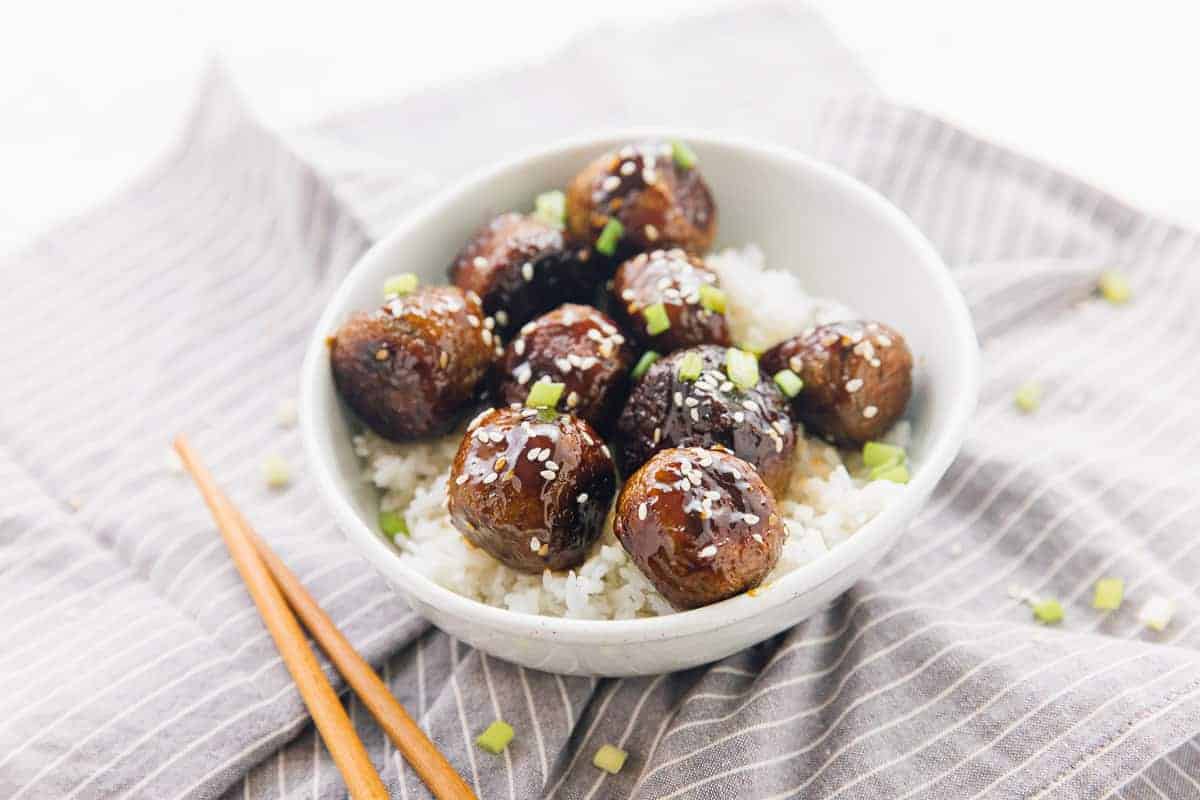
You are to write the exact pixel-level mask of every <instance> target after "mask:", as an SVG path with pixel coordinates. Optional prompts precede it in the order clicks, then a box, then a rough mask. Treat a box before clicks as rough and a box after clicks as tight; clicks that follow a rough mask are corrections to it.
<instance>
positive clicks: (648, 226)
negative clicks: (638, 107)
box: [567, 143, 717, 254]
mask: <svg viewBox="0 0 1200 800" xmlns="http://www.w3.org/2000/svg"><path fill="white" fill-rule="evenodd" d="M671 152H672V151H671V146H670V145H669V144H662V143H647V144H640V145H627V146H625V147H623V148H621V149H620V150H618V151H617V152H615V153H608V154H605V155H603V156H600V157H599V158H597V159H596V160H595V161H593V162H592V163H590V164H588V166H587V167H585V168H584V169H583V171H582V172H580V173H579V174H578V175H576V176H575V178H574V179H572V181H571V184H570V186H569V187H568V188H567V229H568V230H569V231H570V233H571V235H572V236H573V237H575V238H576V239H578V240H579V241H581V242H587V243H588V244H595V242H596V240H597V238H598V237H599V235H600V233H601V232H602V231H603V230H604V228H605V226H606V225H608V223H609V221H610V220H616V221H617V222H619V223H620V224H621V227H622V229H623V233H622V237H621V240H620V246H619V252H623V253H626V254H628V253H636V252H638V251H640V250H650V249H653V248H658V247H682V248H683V249H685V250H688V251H690V252H693V253H703V252H705V251H707V250H708V248H709V247H711V246H712V242H713V238H714V237H715V236H716V232H717V207H716V203H715V202H714V201H713V197H712V193H711V192H709V190H708V185H707V184H706V183H705V182H704V178H703V177H701V175H700V172H699V170H698V169H696V167H695V166H694V165H692V166H690V167H683V166H680V165H679V164H678V163H677V162H676V161H675V160H674V159H673V158H672V155H671Z"/></svg>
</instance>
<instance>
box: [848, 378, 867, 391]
mask: <svg viewBox="0 0 1200 800" xmlns="http://www.w3.org/2000/svg"><path fill="white" fill-rule="evenodd" d="M862 386H863V379H862V378H851V379H850V380H848V381H846V391H847V392H857V391H858V390H859V389H861V388H862Z"/></svg>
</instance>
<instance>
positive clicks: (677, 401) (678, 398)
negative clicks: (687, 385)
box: [674, 392, 683, 408]
mask: <svg viewBox="0 0 1200 800" xmlns="http://www.w3.org/2000/svg"><path fill="white" fill-rule="evenodd" d="M674 400H675V405H676V407H680V408H681V407H682V406H683V393H682V392H676V393H675V397H674Z"/></svg>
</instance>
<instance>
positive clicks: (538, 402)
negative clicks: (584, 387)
mask: <svg viewBox="0 0 1200 800" xmlns="http://www.w3.org/2000/svg"><path fill="white" fill-rule="evenodd" d="M563 388H564V387H563V384H561V383H550V382H549V381H539V382H537V383H535V384H534V385H533V386H532V387H531V388H530V389H529V396H528V397H526V398H525V405H526V406H528V407H529V408H554V407H555V406H557V405H558V400H559V398H561V397H562V393H563Z"/></svg>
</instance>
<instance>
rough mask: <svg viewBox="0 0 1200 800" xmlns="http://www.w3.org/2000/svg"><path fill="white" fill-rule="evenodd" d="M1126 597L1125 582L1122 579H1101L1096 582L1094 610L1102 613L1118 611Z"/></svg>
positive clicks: (1093, 599)
mask: <svg viewBox="0 0 1200 800" xmlns="http://www.w3.org/2000/svg"><path fill="white" fill-rule="evenodd" d="M1124 597H1125V581H1123V580H1121V579H1120V578H1101V579H1100V580H1098V581H1096V595H1095V597H1093V598H1092V608H1096V609H1099V610H1100V611H1116V610H1117V609H1118V608H1120V607H1121V600H1122V599H1124Z"/></svg>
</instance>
